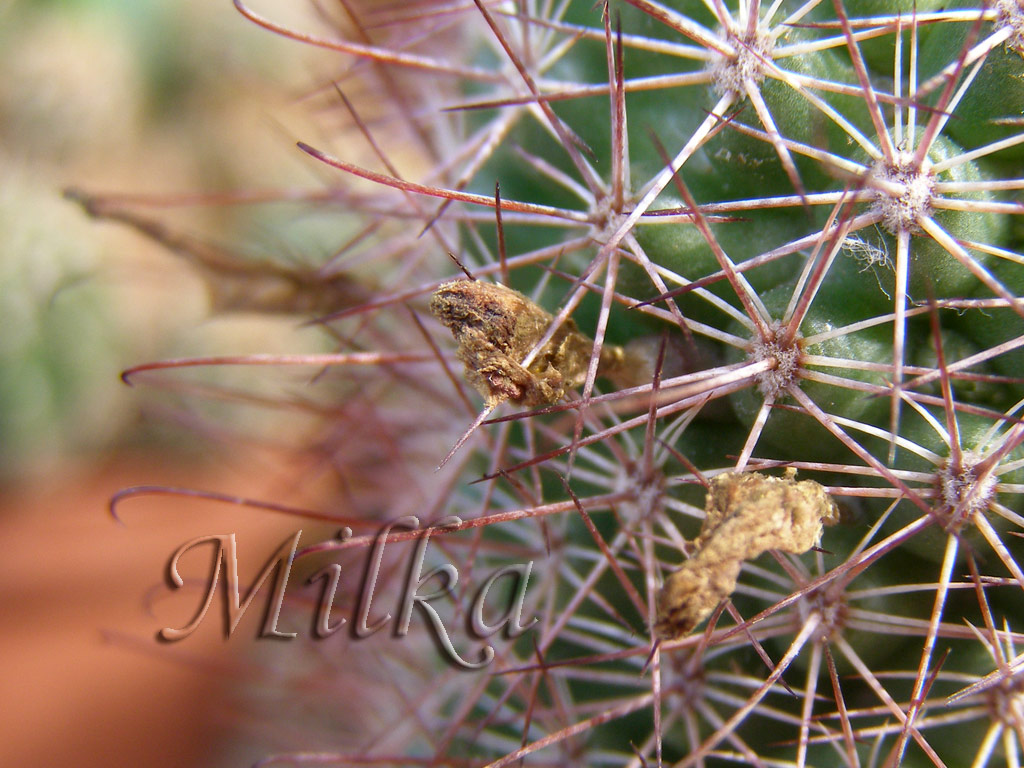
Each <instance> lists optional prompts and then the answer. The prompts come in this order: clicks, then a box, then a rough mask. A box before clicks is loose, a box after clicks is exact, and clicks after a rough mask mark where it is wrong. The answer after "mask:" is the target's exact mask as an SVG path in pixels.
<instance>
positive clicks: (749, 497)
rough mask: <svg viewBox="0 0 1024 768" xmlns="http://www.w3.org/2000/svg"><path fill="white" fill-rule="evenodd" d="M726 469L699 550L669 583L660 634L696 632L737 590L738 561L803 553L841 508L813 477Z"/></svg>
mask: <svg viewBox="0 0 1024 768" xmlns="http://www.w3.org/2000/svg"><path fill="white" fill-rule="evenodd" d="M795 478H796V470H795V469H792V468H790V469H787V470H786V476H785V477H771V476H768V475H761V474H758V473H756V472H727V473H725V474H722V475H718V476H717V477H715V478H713V479H712V480H711V487H710V488H709V489H708V494H707V499H706V501H705V511H706V516H705V518H704V524H703V526H702V527H701V532H700V536H699V537H698V538H697V540H696V541H695V542H694V544H695V546H696V549H697V552H696V554H695V555H694V556H693V557H691V558H690V559H689V560H687V561H686V562H685V563H683V564H682V566H681V567H680V568H679V570H677V571H676V572H675V573H673V574H672V575H671V576H669V577H668V579H667V580H666V581H665V584H664V586H663V587H662V588H661V592H660V593H659V595H658V618H657V623H656V624H655V627H654V629H655V632H656V633H657V634H658V636H659V637H661V638H663V639H666V640H672V639H675V638H677V637H682V636H683V635H685V634H687V633H688V632H690V631H692V630H693V629H694V627H696V626H697V625H698V624H700V623H701V622H702V621H704V619H706V618H707V617H708V615H710V614H711V612H712V611H713V610H714V609H715V607H716V606H717V605H718V604H719V603H720V602H721V601H722V600H724V599H725V598H727V597H728V596H729V595H730V594H732V592H733V590H734V589H735V588H736V579H737V577H738V576H739V572H740V566H741V565H742V564H743V561H744V560H751V559H753V558H755V557H757V556H758V555H760V554H761V553H763V552H766V551H768V550H769V549H778V550H781V551H783V552H791V553H793V554H802V553H804V552H806V551H807V550H809V549H810V548H811V547H813V546H816V545H817V544H818V542H819V541H820V540H821V530H822V525H823V524H824V525H832V524H834V523H836V522H838V520H839V509H838V507H836V503H835V502H834V501H833V500H832V497H831V496H829V495H828V492H827V491H826V490H825V488H824V487H822V486H821V485H819V484H818V483H816V482H814V481H813V480H800V481H797V480H796V479H795Z"/></svg>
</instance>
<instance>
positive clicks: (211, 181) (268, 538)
mask: <svg viewBox="0 0 1024 768" xmlns="http://www.w3.org/2000/svg"><path fill="white" fill-rule="evenodd" d="M309 5H310V4H307V3H304V2H297V3H296V2H288V3H278V4H277V6H275V8H274V14H275V18H277V19H279V20H283V21H286V22H295V23H302V21H303V19H301V15H302V14H304V13H310V12H311V11H310V7H309ZM317 55H318V54H317V52H315V51H310V50H308V49H307V48H305V47H302V46H299V45H298V44H295V43H290V42H288V41H286V40H282V39H279V38H276V37H274V36H273V35H269V34H267V33H266V32H264V31H262V30H259V29H257V28H256V27H254V26H253V25H252V24H250V23H249V22H247V21H245V20H244V19H243V18H242V17H241V16H239V15H238V14H237V12H236V11H235V9H234V8H233V7H232V4H231V2H230V0H32V1H30V0H0V71H2V72H3V74H4V76H3V78H0V233H2V241H0V242H2V244H3V245H2V247H0V328H2V329H3V333H2V334H0V454H2V455H0V552H2V553H3V556H2V558H0V595H2V608H3V610H2V612H0V620H2V621H3V623H4V626H3V630H2V632H0V665H2V670H3V674H2V678H0V679H2V686H3V689H2V694H3V702H4V704H3V709H4V712H5V714H4V717H3V718H0V743H2V744H3V745H4V758H3V761H4V763H5V764H8V765H34V766H58V765H71V764H73V765H77V766H93V765H97V766H98V765H111V764H120V765H146V766H153V767H156V766H171V765H175V766H182V765H244V764H247V763H248V762H251V761H252V760H254V759H257V758H259V757H261V756H263V755H264V754H266V752H265V748H263V747H262V746H258V745H252V747H251V748H248V747H247V745H246V744H244V743H239V739H238V736H237V732H236V731H237V729H236V727H235V726H236V725H237V724H236V723H234V722H233V721H232V718H231V717H230V716H226V715H225V714H224V712H225V711H226V710H225V701H227V700H228V699H230V698H231V697H232V696H233V695H234V694H235V689H234V688H233V686H232V680H235V681H237V680H238V677H239V669H241V668H243V667H244V665H245V664H246V663H247V662H246V661H245V660H243V659H240V658H239V656H240V654H239V651H238V648H239V644H238V643H231V642H230V641H229V642H225V641H224V639H223V637H222V627H221V624H220V616H219V615H218V616H216V617H213V616H212V614H211V618H210V619H209V620H208V621H207V622H206V624H204V626H203V627H202V628H201V631H199V632H197V634H196V635H195V636H193V638H190V639H189V642H188V643H183V644H179V645H175V646H161V645H159V644H158V643H157V642H156V641H155V639H154V637H155V633H156V632H157V630H159V629H160V628H161V627H164V626H181V625H183V624H184V623H186V622H187V621H188V620H189V618H190V617H191V614H192V612H193V611H194V610H195V605H197V603H196V602H195V601H193V600H189V599H185V600H179V601H177V602H176V603H175V604H174V605H173V606H171V607H168V606H166V605H162V604H161V600H159V599H158V600H155V601H153V602H154V603H155V604H152V605H151V604H150V600H149V598H150V597H151V596H153V595H154V594H157V593H158V592H159V594H166V593H167V590H166V589H163V590H162V591H160V588H161V587H162V586H163V578H164V572H165V570H166V566H167V561H168V558H169V557H170V555H171V553H172V552H173V551H174V550H175V549H176V548H177V547H178V546H180V545H181V544H182V543H183V542H185V541H187V540H188V539H190V538H193V537H195V536H203V535H211V534H221V533H229V532H230V533H236V534H237V535H238V537H239V542H240V546H241V547H246V548H248V549H247V551H249V552H253V553H255V554H254V555H253V557H252V558H251V560H252V568H253V572H255V571H254V569H255V568H257V567H259V566H260V565H262V562H263V561H264V560H265V559H266V557H268V556H269V554H270V553H271V552H273V551H274V549H275V548H276V547H277V546H278V544H279V543H280V541H281V540H282V538H283V537H285V536H287V535H290V534H291V533H293V532H294V531H295V529H296V528H298V527H301V522H297V521H296V520H294V519H289V518H286V517H283V516H276V517H275V516H273V515H270V514H267V513H257V512H254V511H253V510H251V509H246V508H244V507H239V506H236V505H226V504H213V503H204V502H188V503H185V502H183V501H182V500H181V499H174V498H144V499H132V500H129V501H128V502H126V503H125V504H124V505H123V506H122V507H121V508H120V513H121V516H122V520H123V524H121V525H119V524H118V523H117V522H116V521H115V520H114V519H113V517H112V516H111V515H110V513H109V511H108V502H109V500H110V498H111V496H112V495H113V494H114V493H115V492H117V491H118V490H119V489H122V488H125V487H127V486H132V485H137V484H143V483H156V484H160V485H167V486H181V487H188V488H203V489H211V490H217V491H221V492H226V493H237V494H240V495H244V496H246V497H251V498H282V497H286V498H288V500H289V502H290V503H294V504H295V505H298V506H301V505H302V504H303V502H309V503H310V504H315V501H316V490H315V484H312V485H311V486H310V487H304V488H302V489H297V488H295V487H292V486H290V485H289V483H290V482H294V480H289V479H288V478H289V476H291V477H294V475H293V474H292V475H290V473H289V469H290V468H289V466H288V461H289V457H288V455H286V454H279V453H275V448H274V447H267V446H262V445H259V444H258V442H257V441H250V442H249V443H245V442H239V441H234V440H228V439H220V438H225V437H226V436H225V435H223V434H214V435H212V437H213V438H214V439H209V440H198V439H196V437H195V435H196V430H195V428H193V429H180V428H177V427H180V426H182V425H185V426H192V427H194V426H195V424H197V423H202V422H201V420H200V418H199V417H200V416H201V414H199V413H196V412H190V411H189V410H188V409H187V407H185V406H182V405H181V404H180V403H178V402H177V401H174V400H173V399H171V400H168V399H166V398H165V399H163V400H161V399H160V398H153V397H152V394H153V393H152V390H151V389H150V388H149V387H146V386H138V387H135V388H130V387H128V386H125V385H124V384H123V383H122V382H121V381H120V380H119V374H120V372H121V371H122V370H124V369H125V368H127V367H129V366H132V365H135V364H138V363H143V362H148V361H151V360H158V359H164V358H168V357H182V356H190V355H203V354H217V353H248V352H257V351H259V352H274V351H280V352H301V351H304V350H308V349H321V348H322V344H323V340H322V339H320V338H318V337H317V335H316V334H315V333H312V332H310V331H301V330H300V329H299V328H298V325H299V321H297V320H296V319H295V318H294V317H283V318H278V319H273V318H270V319H268V318H266V317H262V318H257V317H255V316H252V315H246V314H245V313H234V314H232V315H228V316H218V317H213V316H212V314H211V311H210V296H209V294H208V286H206V285H204V284H203V283H202V282H201V281H200V280H199V279H198V278H197V277H196V275H195V273H194V271H193V270H192V269H190V268H189V267H188V266H187V265H186V264H184V263H183V262H182V261H181V260H180V259H179V258H176V257H175V256H174V255H172V254H170V253H169V252H168V250H167V249H165V248H162V247H160V246H159V245H158V244H156V243H154V242H153V241H152V240H150V239H147V238H144V237H142V236H140V235H139V234H137V233H135V232H133V231H131V229H130V228H127V227H124V226H119V225H117V224H112V223H106V222H102V221H95V220H91V219H90V218H89V217H88V216H87V215H86V214H85V213H84V212H83V210H82V208H81V207H79V206H78V205H76V204H75V203H74V202H72V201H69V200H68V199H66V198H65V196H64V195H63V191H64V190H66V189H67V188H76V189H80V190H85V191H86V192H88V193H92V194H103V193H141V194H172V193H195V192H197V191H225V190H253V189H257V188H260V189H262V188H267V187H274V186H275V185H279V184H287V183H295V180H296V179H298V180H299V182H302V183H306V184H307V185H308V183H309V182H312V181H313V180H314V179H313V174H312V172H311V170H310V167H309V166H310V163H309V162H308V160H306V159H304V158H303V156H301V153H299V152H298V151H297V150H296V149H295V147H294V141H295V140H296V139H297V138H306V139H307V140H311V139H312V140H315V139H316V138H318V134H316V133H312V134H311V133H309V131H313V130H315V129H313V128H312V127H311V126H308V125H307V124H306V123H304V122H303V121H304V120H306V119H307V118H308V116H309V114H310V112H311V110H310V109H309V105H308V104H307V103H306V99H307V97H308V94H309V92H310V89H311V88H313V87H314V84H316V83H322V82H323V80H324V73H325V72H326V68H327V64H326V63H325V60H324V59H322V58H321V59H318V58H317ZM155 213H159V214H160V218H166V216H168V215H170V216H174V215H180V216H182V217H183V220H185V221H187V222H188V224H189V226H190V227H201V228H203V229H205V231H207V232H210V233H217V234H218V235H223V234H224V233H228V235H229V236H230V233H231V232H232V231H234V230H236V229H239V227H238V226H237V225H238V224H239V222H238V221H234V220H233V217H234V218H235V219H237V218H240V217H242V216H245V215H249V216H251V215H252V214H251V213H250V214H239V213H238V212H237V211H232V210H229V209H225V208H221V207H218V206H211V205H197V206H177V207H176V208H175V210H173V211H171V210H160V211H156V212H155ZM292 218H293V219H294V218H295V217H294V216H293V217H292ZM245 223H246V224H251V219H250V220H249V221H248V222H245ZM274 225H275V222H274V221H273V220H269V221H267V222H266V224H265V230H266V235H267V239H266V240H265V241H263V242H252V243H249V244H248V246H249V247H250V248H251V249H252V250H253V251H255V252H259V253H272V252H278V251H280V250H285V251H291V252H292V253H295V254H297V253H306V252H313V253H314V255H322V251H323V250H324V249H326V248H328V247H329V246H328V245H327V244H326V241H325V240H323V241H322V240H318V235H317V232H318V231H319V232H323V231H324V228H325V227H329V226H330V223H329V221H328V222H326V223H325V222H323V221H321V222H314V223H313V224H310V223H309V222H299V223H297V224H296V225H295V226H297V227H300V228H302V231H301V232H281V231H279V230H278V229H277V228H276V227H275V226H274ZM317 228H319V230H318V229H317ZM246 231H247V232H249V233H250V235H249V236H250V237H251V233H252V231H253V230H251V229H247V230H246ZM256 231H257V232H259V230H256ZM334 234H336V233H334ZM334 234H332V236H331V237H330V238H327V239H328V240H332V241H333V240H334V239H335V238H334ZM318 250H319V251H321V253H317V251H318ZM147 390H148V391H147ZM259 418H260V419H264V420H265V421H266V423H261V424H255V425H253V426H254V428H255V429H257V430H262V431H264V432H270V431H273V432H274V434H275V435H281V434H284V433H287V432H288V430H289V429H292V428H293V427H292V426H291V424H292V422H293V421H294V416H290V415H289V414H287V413H277V414H262V415H261V416H259ZM296 429H297V427H296ZM256 561H259V562H256ZM243 570H246V568H243ZM242 577H243V580H244V579H245V575H244V574H243V575H242ZM257 612H258V611H253V612H252V613H254V614H255V613H257ZM260 618H261V617H258V616H252V617H250V616H247V617H246V620H245V621H244V622H243V626H242V627H241V633H243V634H245V633H248V635H247V637H246V640H248V639H250V638H251V637H253V635H254V634H255V633H256V632H257V631H258V629H259V622H260ZM247 625H248V626H247ZM250 645H251V643H250Z"/></svg>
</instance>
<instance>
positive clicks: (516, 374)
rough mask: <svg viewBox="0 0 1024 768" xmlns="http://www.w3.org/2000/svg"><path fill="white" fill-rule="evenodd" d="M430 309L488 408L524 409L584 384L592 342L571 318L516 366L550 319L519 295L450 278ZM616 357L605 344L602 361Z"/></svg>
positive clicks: (616, 350)
mask: <svg viewBox="0 0 1024 768" xmlns="http://www.w3.org/2000/svg"><path fill="white" fill-rule="evenodd" d="M430 311H431V312H433V314H434V316H435V317H437V319H438V320H440V321H441V322H442V323H444V325H445V326H446V327H447V328H448V330H450V331H451V332H452V335H453V336H454V337H455V341H456V342H458V345H459V349H458V353H457V354H458V358H459V360H461V361H462V362H463V363H464V364H465V366H466V378H467V379H468V380H469V383H470V384H472V385H473V386H474V387H475V388H476V390H477V391H478V392H480V394H481V395H483V396H484V398H485V399H486V401H487V405H488V406H495V405H498V404H499V403H502V402H504V401H505V400H511V401H512V402H513V403H518V404H521V405H525V406H535V405H545V404H548V403H554V402H557V401H558V400H560V399H561V398H562V397H563V396H564V395H565V392H566V390H568V389H571V388H573V387H578V386H580V385H581V384H582V383H583V382H584V381H585V380H586V377H587V367H588V366H589V364H590V355H591V353H592V351H593V347H594V343H593V342H592V341H591V340H590V339H589V338H587V337H586V336H585V335H584V334H582V333H580V331H579V330H578V329H577V328H576V323H574V322H573V321H572V319H567V320H566V321H565V322H564V323H562V324H561V325H560V326H559V328H558V330H556V331H555V334H554V336H552V338H551V340H550V341H548V342H547V343H546V344H545V345H544V346H543V348H542V349H541V350H540V352H539V353H538V354H537V355H536V357H534V359H533V361H532V362H531V363H530V364H529V365H527V366H526V367H523V365H521V363H522V361H523V360H524V359H525V358H526V356H527V355H528V354H529V353H530V352H531V351H532V350H533V348H534V347H536V346H537V343H538V342H539V341H540V340H541V339H542V338H543V337H544V334H545V333H547V330H548V328H549V327H550V326H551V322H552V320H553V319H554V318H553V317H552V316H551V314H550V313H548V312H547V311H545V310H544V309H542V308H541V307H539V306H537V304H535V303H534V302H532V301H531V300H530V299H528V298H527V297H526V296H524V295H523V294H521V293H519V292H518V291H514V290H512V289H511V288H506V287H505V286H503V285H498V284H496V283H485V282H482V281H477V280H455V281H453V282H450V283H445V284H444V285H442V286H440V287H439V288H438V289H437V291H436V292H435V293H434V295H433V296H432V297H431V299H430ZM617 356H621V349H620V348H618V347H614V346H612V345H605V346H604V349H603V350H602V353H601V359H602V361H604V360H605V359H606V357H607V359H608V360H609V361H611V360H613V359H617Z"/></svg>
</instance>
